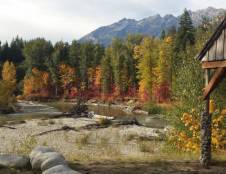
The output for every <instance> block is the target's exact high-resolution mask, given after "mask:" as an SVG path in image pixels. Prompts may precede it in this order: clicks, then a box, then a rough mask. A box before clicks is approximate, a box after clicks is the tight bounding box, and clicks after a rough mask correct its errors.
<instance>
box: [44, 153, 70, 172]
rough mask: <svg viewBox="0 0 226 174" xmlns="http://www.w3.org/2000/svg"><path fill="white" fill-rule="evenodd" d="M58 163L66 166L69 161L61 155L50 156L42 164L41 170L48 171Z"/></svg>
mask: <svg viewBox="0 0 226 174" xmlns="http://www.w3.org/2000/svg"><path fill="white" fill-rule="evenodd" d="M57 165H65V166H66V165H67V162H66V161H65V159H64V158H62V157H59V156H58V157H51V158H48V159H46V160H45V161H44V162H43V163H42V164H41V171H46V170H48V169H50V168H52V167H54V166H57Z"/></svg>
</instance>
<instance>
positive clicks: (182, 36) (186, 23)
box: [176, 9, 195, 50]
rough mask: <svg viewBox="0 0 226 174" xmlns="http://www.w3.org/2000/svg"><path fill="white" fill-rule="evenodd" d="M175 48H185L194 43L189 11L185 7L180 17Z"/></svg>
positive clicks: (193, 30) (193, 31)
mask: <svg viewBox="0 0 226 174" xmlns="http://www.w3.org/2000/svg"><path fill="white" fill-rule="evenodd" d="M179 25H180V26H179V28H178V34H177V43H176V48H177V49H178V50H185V49H186V47H187V46H188V45H194V44H195V29H194V27H193V24H192V19H191V17H190V14H189V12H188V11H187V10H186V9H185V10H184V13H183V14H182V15H181V17H180V21H179Z"/></svg>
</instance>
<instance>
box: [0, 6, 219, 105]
mask: <svg viewBox="0 0 226 174" xmlns="http://www.w3.org/2000/svg"><path fill="white" fill-rule="evenodd" d="M220 19H221V18H220V17H219V19H218V18H216V19H214V20H209V19H207V18H203V22H202V24H201V25H200V26H198V27H196V28H195V27H194V26H193V24H192V20H191V17H190V14H189V12H188V11H187V10H185V11H184V13H183V15H182V16H181V17H180V23H179V24H180V25H179V28H176V27H172V28H169V29H168V30H167V31H163V32H162V35H161V37H160V38H154V37H150V36H144V35H140V34H136V35H128V36H127V37H126V38H125V39H117V38H115V39H114V40H113V41H112V43H111V45H110V46H108V47H107V48H104V47H103V46H101V45H99V44H95V43H92V42H87V43H79V42H78V41H76V40H74V41H72V43H70V44H69V43H67V42H63V41H59V42H57V43H55V44H53V43H51V42H50V41H47V40H45V39H44V38H36V39H33V40H30V41H24V40H23V39H22V38H19V37H16V38H15V39H13V40H12V41H11V43H10V44H9V43H7V42H6V43H4V44H1V46H0V67H1V69H4V68H3V67H4V66H5V65H4V64H10V65H11V64H13V66H15V71H16V72H15V76H16V79H15V81H16V86H15V89H13V90H14V92H13V93H14V94H15V95H22V96H23V97H25V98H28V99H46V98H62V97H63V98H75V97H76V96H82V97H84V98H86V99H90V98H98V99H103V100H105V101H113V100H116V99H120V100H124V99H126V98H137V99H138V100H139V101H142V102H147V101H151V102H168V101H171V100H179V101H185V102H189V103H192V104H194V105H195V103H196V101H195V100H196V99H197V97H198V96H201V92H202V87H203V77H202V70H201V68H200V65H199V62H198V61H197V60H196V59H195V56H196V54H197V53H198V51H199V50H200V49H201V48H202V46H203V44H204V43H205V41H206V40H207V38H209V37H210V34H211V33H212V32H213V31H214V29H215V27H216V24H217V23H219V21H220ZM7 68H9V69H10V68H11V69H13V67H12V66H7ZM11 69H10V70H7V71H8V73H9V74H10V73H14V70H11ZM1 78H2V79H4V73H2V77H1Z"/></svg>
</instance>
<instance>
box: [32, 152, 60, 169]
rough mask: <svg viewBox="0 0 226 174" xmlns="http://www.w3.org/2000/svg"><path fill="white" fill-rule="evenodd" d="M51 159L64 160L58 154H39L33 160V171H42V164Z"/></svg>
mask: <svg viewBox="0 0 226 174" xmlns="http://www.w3.org/2000/svg"><path fill="white" fill-rule="evenodd" d="M50 158H59V159H60V158H61V159H64V157H63V156H62V155H61V154H60V153H58V152H46V153H42V152H39V153H37V154H36V155H35V156H34V157H33V159H32V160H31V166H32V169H35V170H40V169H41V165H42V163H43V162H44V161H45V160H47V159H50Z"/></svg>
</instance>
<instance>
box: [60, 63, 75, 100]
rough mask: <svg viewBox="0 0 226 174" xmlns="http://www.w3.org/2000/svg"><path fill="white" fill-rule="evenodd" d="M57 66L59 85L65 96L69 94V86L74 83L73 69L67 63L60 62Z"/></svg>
mask: <svg viewBox="0 0 226 174" xmlns="http://www.w3.org/2000/svg"><path fill="white" fill-rule="evenodd" d="M58 68H59V77H60V82H61V86H62V88H63V89H64V97H67V96H68V95H69V92H70V88H71V87H72V86H73V84H74V83H75V79H76V76H75V69H74V68H72V67H71V66H69V65H67V64H60V65H59V67H58Z"/></svg>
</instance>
